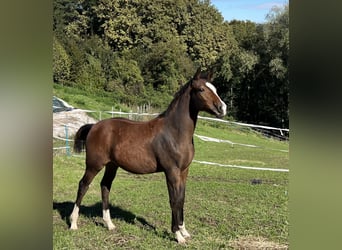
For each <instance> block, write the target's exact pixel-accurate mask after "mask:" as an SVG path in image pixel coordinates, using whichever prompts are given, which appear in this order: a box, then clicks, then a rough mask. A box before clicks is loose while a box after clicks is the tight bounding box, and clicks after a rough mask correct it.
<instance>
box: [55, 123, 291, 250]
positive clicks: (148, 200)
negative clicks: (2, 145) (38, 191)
mask: <svg viewBox="0 0 342 250" xmlns="http://www.w3.org/2000/svg"><path fill="white" fill-rule="evenodd" d="M195 133H196V134H199V135H204V136H209V137H214V138H220V139H226V140H230V141H233V142H235V143H243V144H253V145H257V146H259V147H258V148H249V147H244V146H239V145H234V147H232V146H231V145H230V144H227V143H216V142H205V141H202V140H200V139H199V138H197V137H195V138H194V141H195V149H196V153H195V159H196V160H198V161H209V162H216V163H221V164H231V165H243V166H253V167H268V168H284V169H288V168H289V153H288V152H284V151H281V150H288V149H289V145H288V142H280V141H276V140H272V139H268V138H265V137H263V136H261V135H259V134H257V133H255V132H253V131H251V130H249V129H245V128H239V127H234V126H231V125H218V124H216V123H215V124H213V123H211V122H208V121H201V120H199V122H198V126H197V128H196V132H195ZM58 143H59V144H60V142H57V141H56V145H57V144H58ZM83 173H84V155H79V156H78V157H76V156H70V157H67V156H66V155H65V153H63V152H62V151H60V152H59V153H55V154H54V158H53V181H54V185H53V186H54V188H53V234H54V235H53V245H54V248H55V249H183V248H189V249H258V247H259V249H265V248H267V249H286V248H287V246H288V242H289V238H288V237H289V235H288V229H289V211H288V200H289V194H288V174H289V173H287V172H271V171H257V170H244V169H235V168H227V167H219V166H211V165H204V164H199V163H195V162H194V163H192V164H191V167H190V173H189V177H188V182H187V190H186V201H185V223H186V225H187V229H188V231H189V232H190V234H191V235H192V238H191V240H189V241H188V242H187V243H186V245H184V246H180V245H178V244H177V243H176V241H175V240H174V235H173V234H172V233H171V230H170V221H171V210H170V207H169V202H168V194H167V188H166V183H165V177H164V175H163V174H162V173H159V174H151V175H133V174H129V173H127V172H125V171H123V170H121V169H120V170H119V171H118V175H117V177H116V179H115V181H114V183H113V186H112V191H111V194H110V203H111V216H112V219H113V223H114V224H115V225H116V227H117V228H116V229H115V230H114V231H108V230H107V229H106V228H104V226H103V223H102V218H101V217H102V208H101V193H100V184H99V183H100V180H101V178H102V175H103V172H101V173H100V174H99V175H98V176H97V177H96V178H95V179H94V181H93V183H92V184H91V186H90V188H89V190H88V192H87V194H86V196H85V197H84V199H83V202H82V205H81V209H80V218H79V221H78V226H79V229H78V230H77V231H70V230H68V227H69V219H68V217H69V215H70V213H71V211H72V208H73V202H74V200H75V198H76V192H77V186H78V181H79V179H80V178H81V177H82V175H83ZM253 180H259V181H260V182H259V184H253Z"/></svg>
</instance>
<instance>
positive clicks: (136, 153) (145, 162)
mask: <svg viewBox="0 0 342 250" xmlns="http://www.w3.org/2000/svg"><path fill="white" fill-rule="evenodd" d="M114 158H115V159H114V161H115V162H116V163H117V164H118V165H119V166H120V167H121V168H123V169H125V170H126V171H129V172H132V173H136V174H147V173H154V172H157V162H156V159H155V157H154V155H153V153H152V152H150V151H149V150H148V149H146V148H144V147H142V146H131V147H129V148H127V149H123V148H120V146H118V147H116V150H115V152H114Z"/></svg>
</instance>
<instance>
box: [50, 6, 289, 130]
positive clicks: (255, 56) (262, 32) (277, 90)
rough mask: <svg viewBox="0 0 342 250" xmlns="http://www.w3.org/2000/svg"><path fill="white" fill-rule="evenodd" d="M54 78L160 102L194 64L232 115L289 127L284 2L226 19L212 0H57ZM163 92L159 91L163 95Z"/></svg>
mask: <svg viewBox="0 0 342 250" xmlns="http://www.w3.org/2000/svg"><path fill="white" fill-rule="evenodd" d="M53 9H54V11H53V35H54V39H53V77H54V78H53V79H54V82H55V83H56V84H63V85H69V86H76V87H77V88H81V89H84V90H89V91H94V90H96V91H99V90H102V91H106V92H109V93H113V92H116V95H115V96H118V95H119V96H121V97H122V98H121V99H120V100H119V101H120V102H123V103H126V104H130V105H132V104H138V105H140V104H143V103H149V104H151V105H153V106H154V107H156V108H165V105H166V103H167V102H168V101H169V100H170V99H171V98H172V95H173V93H174V92H175V91H176V90H177V89H178V88H179V86H180V85H181V84H184V83H185V82H186V81H187V80H188V79H189V78H190V77H191V76H192V75H193V73H194V71H195V69H196V67H198V66H201V67H202V68H203V69H209V68H212V69H214V71H215V72H216V74H215V76H216V77H215V81H214V84H215V85H216V86H217V87H218V91H219V93H220V95H221V96H223V99H224V101H225V102H226V103H227V104H229V105H228V109H229V114H230V116H232V117H234V118H235V119H237V120H240V121H245V122H251V123H262V124H268V125H273V126H280V127H288V123H289V107H288V106H289V105H288V95H289V87H288V85H289V76H288V55H289V29H288V27H289V16H288V5H285V6H283V7H281V8H276V7H274V8H273V9H272V10H271V11H270V13H269V14H268V16H267V22H266V23H264V24H257V23H254V22H251V21H239V20H234V21H231V22H227V21H224V19H223V17H222V15H221V13H220V12H219V11H218V10H217V9H216V8H215V7H214V6H213V5H211V2H210V0H155V1H150V0H87V1H85V0H54V1H53ZM160 97H163V98H160Z"/></svg>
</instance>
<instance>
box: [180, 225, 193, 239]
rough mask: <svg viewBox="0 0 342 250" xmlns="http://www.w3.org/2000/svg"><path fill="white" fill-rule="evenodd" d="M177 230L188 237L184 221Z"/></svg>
mask: <svg viewBox="0 0 342 250" xmlns="http://www.w3.org/2000/svg"><path fill="white" fill-rule="evenodd" d="M179 231H180V232H181V234H182V235H183V237H184V238H190V237H191V236H190V234H189V232H188V231H187V230H186V229H185V223H183V225H180V226H179Z"/></svg>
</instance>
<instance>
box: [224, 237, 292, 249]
mask: <svg viewBox="0 0 342 250" xmlns="http://www.w3.org/2000/svg"><path fill="white" fill-rule="evenodd" d="M229 246H230V247H232V248H233V249H241V250H242V249H277V250H285V249H289V247H288V246H287V245H283V244H279V243H277V242H272V241H268V240H267V239H265V238H262V237H255V236H243V237H239V238H237V239H234V240H232V241H230V243H229Z"/></svg>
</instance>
